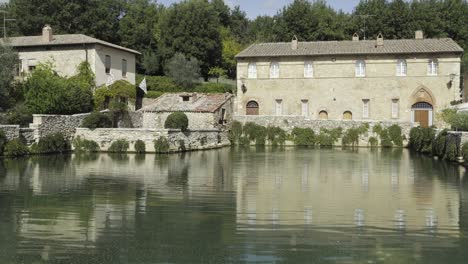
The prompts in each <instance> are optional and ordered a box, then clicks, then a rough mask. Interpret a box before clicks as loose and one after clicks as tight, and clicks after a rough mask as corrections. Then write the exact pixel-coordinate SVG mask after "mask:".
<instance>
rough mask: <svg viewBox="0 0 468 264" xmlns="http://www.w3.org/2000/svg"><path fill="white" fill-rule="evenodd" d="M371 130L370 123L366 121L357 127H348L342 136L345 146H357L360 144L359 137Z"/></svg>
mask: <svg viewBox="0 0 468 264" xmlns="http://www.w3.org/2000/svg"><path fill="white" fill-rule="evenodd" d="M368 131H369V124H367V123H365V124H363V125H361V126H359V127H357V128H354V127H353V128H350V129H348V130H347V131H346V132H345V133H344V135H343V138H342V144H343V146H352V147H354V146H356V145H358V144H359V137H360V136H361V135H363V134H365V133H367V132H368Z"/></svg>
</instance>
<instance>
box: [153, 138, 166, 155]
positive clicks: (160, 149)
mask: <svg viewBox="0 0 468 264" xmlns="http://www.w3.org/2000/svg"><path fill="white" fill-rule="evenodd" d="M169 147H170V145H169V141H168V140H167V138H165V137H160V138H158V139H157V140H155V141H154V150H155V151H156V153H168V152H169Z"/></svg>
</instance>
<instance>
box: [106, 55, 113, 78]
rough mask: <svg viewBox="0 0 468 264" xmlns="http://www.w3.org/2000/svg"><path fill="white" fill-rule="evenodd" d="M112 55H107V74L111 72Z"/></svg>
mask: <svg viewBox="0 0 468 264" xmlns="http://www.w3.org/2000/svg"><path fill="white" fill-rule="evenodd" d="M111 63H112V61H111V56H109V55H106V61H105V66H106V73H107V74H110V71H111Z"/></svg>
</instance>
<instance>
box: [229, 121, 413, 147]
mask: <svg viewBox="0 0 468 264" xmlns="http://www.w3.org/2000/svg"><path fill="white" fill-rule="evenodd" d="M234 120H236V121H238V122H240V123H242V124H243V125H245V124H246V123H248V122H252V123H255V124H257V125H261V126H264V127H268V126H276V127H279V128H281V129H283V130H285V131H286V133H288V134H290V133H291V132H292V130H293V129H294V128H295V127H298V128H311V129H312V130H314V132H315V133H316V134H318V133H320V130H321V129H322V128H324V129H335V128H339V127H341V128H342V129H343V132H346V130H348V129H350V128H358V127H360V126H361V125H363V124H366V123H367V124H369V131H368V133H365V134H363V135H361V136H360V137H359V144H358V145H357V146H362V147H367V146H369V138H370V137H376V138H379V135H377V134H376V133H373V128H374V126H375V125H378V124H379V125H381V126H382V128H388V127H390V126H392V125H398V126H400V127H401V130H402V136H404V137H406V139H409V132H410V130H411V128H412V124H411V123H410V122H380V121H374V120H369V121H355V120H309V119H306V118H305V117H302V116H246V115H242V116H234ZM379 141H380V140H379ZM287 143H289V144H292V142H287ZM335 145H337V146H341V145H342V144H341V139H340V140H338V141H337V142H336V144H335ZM404 146H407V141H406V142H404Z"/></svg>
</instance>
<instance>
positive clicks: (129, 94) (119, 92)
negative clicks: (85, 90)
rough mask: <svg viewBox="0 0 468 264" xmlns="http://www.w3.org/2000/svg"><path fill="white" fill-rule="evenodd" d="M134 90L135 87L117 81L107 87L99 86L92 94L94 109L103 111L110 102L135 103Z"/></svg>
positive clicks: (122, 81)
mask: <svg viewBox="0 0 468 264" xmlns="http://www.w3.org/2000/svg"><path fill="white" fill-rule="evenodd" d="M135 98H136V89H135V85H133V84H131V83H129V82H127V81H125V80H119V81H116V82H114V83H113V84H112V85H109V86H108V87H105V86H101V87H99V88H98V89H96V92H95V93H94V104H95V109H97V110H103V109H106V108H109V105H110V103H112V102H128V101H130V102H133V103H134V102H135Z"/></svg>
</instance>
